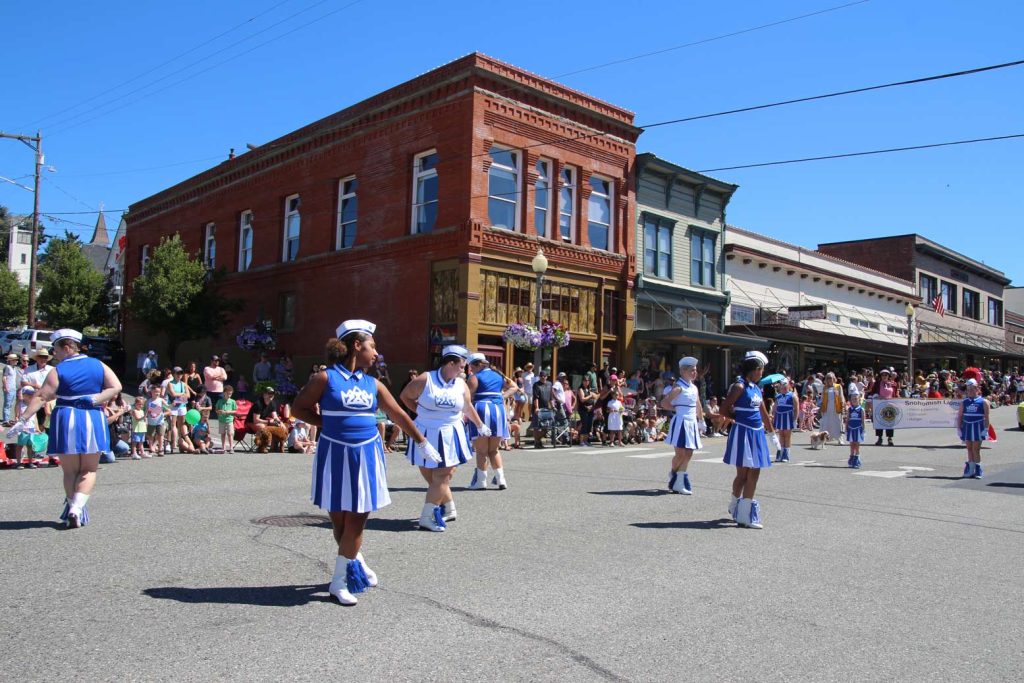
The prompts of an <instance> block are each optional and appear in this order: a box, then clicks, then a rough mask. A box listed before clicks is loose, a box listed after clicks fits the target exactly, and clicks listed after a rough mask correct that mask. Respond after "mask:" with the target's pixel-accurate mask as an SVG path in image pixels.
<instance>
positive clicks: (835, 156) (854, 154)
mask: <svg viewBox="0 0 1024 683" xmlns="http://www.w3.org/2000/svg"><path fill="white" fill-rule="evenodd" d="M1014 138H1024V133H1014V134H1012V135H998V136H995V137H990V138H974V139H972V140H954V141H952V142H935V143H932V144H929V145H913V146H909V147H890V148H888V149H874V150H871V151H868V152H846V153H844V154H829V155H826V156H820V157H804V158H802V159H786V160H785V161H765V162H762V163H760V164H743V165H741V166H722V167H720V168H709V169H705V170H703V171H697V172H698V173H713V172H715V171H735V170H738V169H742V168H761V167H763V166H782V165H784V164H801V163H804V162H806V161H824V160H826V159H847V158H850V157H863V156H870V155H873V154H891V153H893V152H909V151H913V150H919V149H933V148H936V147H952V146H954V145H971V144H974V143H976V142H993V141H995V140H1012V139H1014Z"/></svg>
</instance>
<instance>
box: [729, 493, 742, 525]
mask: <svg viewBox="0 0 1024 683" xmlns="http://www.w3.org/2000/svg"><path fill="white" fill-rule="evenodd" d="M739 502H740V499H739V498H737V497H736V496H731V500H730V502H729V517H731V518H732V520H733V521H734V522H735V521H736V508H737V506H738V505H739Z"/></svg>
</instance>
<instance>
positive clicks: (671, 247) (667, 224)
mask: <svg viewBox="0 0 1024 683" xmlns="http://www.w3.org/2000/svg"><path fill="white" fill-rule="evenodd" d="M640 219H641V222H640V230H641V232H642V238H643V239H642V241H641V250H642V251H643V255H642V263H641V268H642V272H643V276H644V277H645V278H655V279H658V280H667V281H671V280H672V274H673V272H674V271H675V264H674V262H673V261H674V257H675V228H676V221H674V220H672V219H671V218H666V217H665V216H660V215H658V214H656V213H649V212H647V211H644V212H642V213H641V214H640ZM648 221H653V222H654V228H655V234H654V258H655V261H659V260H660V259H659V257H660V256H661V249H660V247H659V246H658V245H659V242H658V232H659V231H660V230H663V229H664V230H667V231H668V274H667V275H665V274H663V273H659V272H658V268H657V265H658V264H657V263H655V269H654V273H649V272H648V271H647V223H648Z"/></svg>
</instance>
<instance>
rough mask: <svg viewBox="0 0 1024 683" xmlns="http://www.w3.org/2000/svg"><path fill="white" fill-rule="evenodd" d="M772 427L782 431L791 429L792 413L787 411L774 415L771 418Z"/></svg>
mask: <svg viewBox="0 0 1024 683" xmlns="http://www.w3.org/2000/svg"><path fill="white" fill-rule="evenodd" d="M772 426H774V427H775V429H779V430H782V431H785V430H790V429H793V427H794V425H793V413H791V412H789V411H786V412H784V413H775V417H773V418H772Z"/></svg>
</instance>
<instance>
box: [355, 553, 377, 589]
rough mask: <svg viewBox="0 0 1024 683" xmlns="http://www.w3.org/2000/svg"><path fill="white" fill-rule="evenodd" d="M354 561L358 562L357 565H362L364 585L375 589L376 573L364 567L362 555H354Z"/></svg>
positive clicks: (364, 562)
mask: <svg viewBox="0 0 1024 683" xmlns="http://www.w3.org/2000/svg"><path fill="white" fill-rule="evenodd" d="M356 559H357V560H359V564H361V565H363V575H364V576H365V577H366V585H367V587H368V588H376V587H377V583H378V581H377V573H376V572H375V571H373V570H372V569H370V568H369V567H367V566H366V559H365V558H364V557H363V554H362V553H356Z"/></svg>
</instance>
